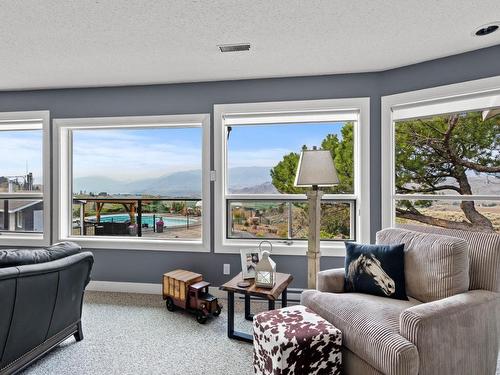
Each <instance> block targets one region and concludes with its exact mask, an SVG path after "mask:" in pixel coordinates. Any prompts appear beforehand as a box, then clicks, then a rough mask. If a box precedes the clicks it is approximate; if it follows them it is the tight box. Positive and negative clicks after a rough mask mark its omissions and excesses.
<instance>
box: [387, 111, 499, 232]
mask: <svg viewBox="0 0 500 375" xmlns="http://www.w3.org/2000/svg"><path fill="white" fill-rule="evenodd" d="M395 140H396V150H395V172H396V176H395V177H396V178H395V182H396V192H397V193H400V194H405V193H429V194H436V193H439V192H443V191H444V192H447V191H448V192H449V191H454V192H456V193H458V194H460V195H470V194H472V188H471V185H470V181H469V176H470V175H471V174H474V173H476V174H479V173H487V174H491V175H494V176H496V174H498V173H499V172H500V158H499V157H498V155H499V154H500V119H499V118H498V116H497V117H496V118H492V119H489V120H487V121H483V120H482V117H481V113H480V112H470V113H467V114H452V115H446V116H437V117H433V118H431V119H417V120H410V121H402V122H399V123H397V124H396V131H395ZM430 198H431V197H430ZM430 205H431V202H430V201H429V200H426V201H414V202H412V201H409V200H403V201H399V202H398V203H397V205H396V215H397V217H400V218H404V219H409V220H414V221H419V222H421V223H425V224H430V225H435V226H440V227H445V228H454V229H465V230H474V231H486V232H492V231H494V228H493V225H492V223H491V221H490V220H489V219H488V218H487V217H485V216H484V215H483V214H481V213H480V212H479V211H478V210H477V208H476V206H475V203H474V201H472V200H470V201H462V202H461V203H460V208H461V210H462V211H463V213H464V216H465V218H466V219H467V220H462V221H453V220H448V219H442V218H436V217H433V216H431V215H429V214H428V213H424V212H422V208H425V207H428V206H430Z"/></svg>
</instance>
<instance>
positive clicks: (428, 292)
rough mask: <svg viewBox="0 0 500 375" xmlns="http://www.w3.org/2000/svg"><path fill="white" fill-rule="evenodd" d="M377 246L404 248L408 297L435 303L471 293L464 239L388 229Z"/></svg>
mask: <svg viewBox="0 0 500 375" xmlns="http://www.w3.org/2000/svg"><path fill="white" fill-rule="evenodd" d="M377 244H383V245H388V244H404V245H405V250H404V251H405V271H406V272H405V279H406V294H407V295H408V296H409V297H413V298H415V299H418V300H419V301H422V302H432V301H436V300H439V299H442V298H446V297H451V296H453V295H455V294H459V293H464V292H466V291H467V290H469V248H468V245H467V242H466V241H465V240H463V239H459V238H455V237H449V236H442V235H438V234H430V233H418V232H413V231H409V230H404V229H397V228H389V229H384V230H381V231H379V232H377Z"/></svg>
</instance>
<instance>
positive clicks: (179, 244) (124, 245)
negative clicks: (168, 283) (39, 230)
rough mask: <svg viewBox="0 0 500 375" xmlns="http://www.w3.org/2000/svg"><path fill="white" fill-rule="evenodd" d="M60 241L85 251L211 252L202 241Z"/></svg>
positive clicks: (123, 238)
mask: <svg viewBox="0 0 500 375" xmlns="http://www.w3.org/2000/svg"><path fill="white" fill-rule="evenodd" d="M60 241H73V242H76V243H78V244H79V245H80V246H81V247H82V248H84V249H89V250H92V249H115V250H125V251H127V250H146V251H180V252H204V253H208V252H210V248H209V247H208V245H206V244H204V243H203V241H201V240H192V241H189V240H187V241H181V240H180V241H166V240H145V239H142V238H141V239H138V238H125V237H121V238H120V237H117V238H88V237H78V236H71V237H65V238H61V239H60Z"/></svg>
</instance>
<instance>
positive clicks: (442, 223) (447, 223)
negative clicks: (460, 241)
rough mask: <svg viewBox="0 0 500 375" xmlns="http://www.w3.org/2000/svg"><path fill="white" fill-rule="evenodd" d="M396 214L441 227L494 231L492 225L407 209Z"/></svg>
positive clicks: (397, 211)
mask: <svg viewBox="0 0 500 375" xmlns="http://www.w3.org/2000/svg"><path fill="white" fill-rule="evenodd" d="M396 216H397V217H400V218H403V219H408V220H413V221H418V222H420V223H424V224H428V225H432V226H435V227H441V228H448V229H459V230H467V231H473V232H494V230H493V228H492V227H482V226H479V225H475V224H472V223H469V222H467V221H452V220H446V219H439V218H436V217H432V216H427V215H424V214H421V213H420V212H410V211H406V210H399V209H397V210H396Z"/></svg>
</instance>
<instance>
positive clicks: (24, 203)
mask: <svg viewBox="0 0 500 375" xmlns="http://www.w3.org/2000/svg"><path fill="white" fill-rule="evenodd" d="M40 202H42V201H41V200H39V199H38V200H26V199H17V200H16V199H11V200H9V213H10V214H12V213H15V212H18V211H21V210H24V209H25V208H28V207H31V206H34V205H35V204H37V203H40ZM3 208H4V205H3V204H0V212H4V210H3Z"/></svg>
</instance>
